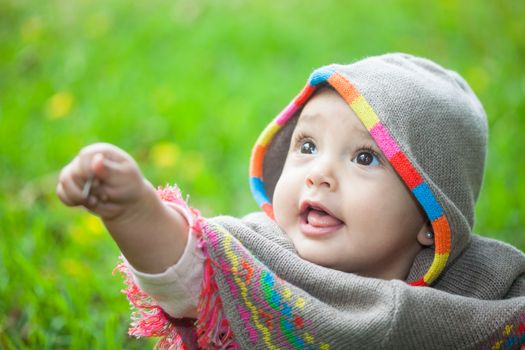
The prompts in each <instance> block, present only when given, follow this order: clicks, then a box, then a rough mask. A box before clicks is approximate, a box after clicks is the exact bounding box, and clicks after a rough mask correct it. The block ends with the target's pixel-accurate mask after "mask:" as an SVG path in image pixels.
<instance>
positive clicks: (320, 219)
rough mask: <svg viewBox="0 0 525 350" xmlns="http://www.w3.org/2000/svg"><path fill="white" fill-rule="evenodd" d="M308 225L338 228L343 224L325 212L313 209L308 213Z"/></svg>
mask: <svg viewBox="0 0 525 350" xmlns="http://www.w3.org/2000/svg"><path fill="white" fill-rule="evenodd" d="M307 220H308V223H309V224H310V225H312V226H315V227H328V226H337V225H340V224H342V223H343V222H342V221H341V220H339V219H338V218H334V217H333V216H331V215H330V214H328V213H327V212H325V211H321V210H315V209H312V210H310V211H309V212H308V217H307Z"/></svg>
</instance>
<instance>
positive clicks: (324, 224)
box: [299, 202, 344, 236]
mask: <svg viewBox="0 0 525 350" xmlns="http://www.w3.org/2000/svg"><path fill="white" fill-rule="evenodd" d="M301 209H302V210H301V214H300V218H299V224H300V228H301V231H302V232H303V233H304V234H305V235H310V236H321V235H326V234H329V233H332V232H334V231H336V230H338V229H340V228H341V227H342V226H343V225H344V222H343V221H341V220H340V219H338V218H337V217H335V216H334V215H333V214H331V213H330V212H329V211H328V210H327V209H326V208H325V207H323V206H322V205H320V204H317V203H308V202H307V203H303V205H302V206H301Z"/></svg>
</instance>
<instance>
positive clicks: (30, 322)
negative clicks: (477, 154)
mask: <svg viewBox="0 0 525 350" xmlns="http://www.w3.org/2000/svg"><path fill="white" fill-rule="evenodd" d="M524 14H525V3H524V2H523V1H519V0H517V1H499V2H486V1H474V0H469V1H461V2H459V1H458V2H456V1H450V0H449V1H436V2H418V1H414V0H404V1H389V0H385V1H377V2H361V1H359V2H358V1H339V0H326V1H323V2H313V1H311V2H305V1H299V0H290V1H279V2H275V3H271V2H268V1H261V0H255V1H242V0H232V1H221V0H215V1H211V0H210V1H205V0H176V1H160V0H151V1H145V0H137V1H124V0H111V1H101V0H92V1H87V0H78V1H65V0H49V1H27V0H26V1H23V0H20V1H16V0H4V1H2V2H0V242H1V243H0V348H5V349H19V348H21V349H33V348H39V349H61V348H74V349H83V348H96V349H99V348H108V349H111V348H116V349H118V348H131V349H132V348H137V349H138V348H144V347H145V345H148V346H150V345H151V344H152V343H151V342H146V341H136V340H134V339H130V338H128V336H127V334H126V329H127V326H128V317H129V309H128V304H127V302H126V300H125V298H124V296H122V295H121V294H120V292H119V290H120V288H122V284H121V280H120V278H118V277H114V276H112V273H111V272H112V269H113V267H114V265H115V263H116V257H117V255H118V250H117V248H116V246H115V244H114V243H113V242H112V241H111V239H110V238H109V237H108V235H107V234H106V233H105V231H104V229H103V227H102V226H101V225H100V223H98V221H96V220H94V219H93V218H92V217H91V216H89V215H88V214H87V213H85V212H83V211H81V210H71V209H67V208H65V207H63V206H62V205H61V204H60V203H59V202H58V199H57V198H56V196H55V194H54V188H55V184H56V177H57V174H58V171H59V170H60V168H61V167H62V166H63V165H65V164H66V163H67V162H68V161H69V160H70V159H71V158H72V157H73V156H74V155H75V154H76V153H77V152H78V150H79V149H80V148H81V147H82V146H83V145H86V144H89V143H92V142H96V141H106V142H112V143H115V144H117V145H119V146H120V147H122V148H124V149H126V150H127V151H128V152H130V153H131V154H132V155H133V156H134V157H135V158H136V159H137V161H138V162H139V164H140V165H141V167H142V169H143V171H144V173H145V174H146V176H147V177H148V178H149V179H150V180H151V182H152V183H154V184H159V185H163V184H166V183H174V182H176V183H178V184H179V185H180V187H181V188H182V189H183V190H184V192H185V193H189V194H191V203H192V204H193V205H194V206H196V207H198V208H201V210H202V211H203V212H204V214H205V215H216V214H220V213H229V214H234V215H241V214H243V213H247V212H249V211H252V210H256V209H257V207H256V205H255V203H254V201H253V200H252V199H251V197H250V194H249V190H248V184H247V163H248V158H249V154H250V149H251V146H252V144H253V143H254V141H255V138H256V137H257V135H258V133H259V132H260V131H261V129H262V128H263V127H264V126H265V125H266V123H267V122H268V121H269V120H270V119H271V118H272V117H273V116H275V115H276V114H277V113H278V112H279V111H280V110H281V109H282V108H283V107H284V106H285V104H286V103H288V102H289V100H290V99H291V98H292V97H293V96H294V95H295V93H297V92H298V91H299V89H300V88H301V87H302V86H303V84H304V82H305V80H306V78H307V76H308V75H309V73H310V71H311V70H312V69H313V68H315V67H318V66H320V65H324V64H327V63H331V62H341V63H345V62H350V61H353V60H355V59H358V58H361V57H363V56H367V55H373V54H379V53H384V52H387V51H405V52H409V53H413V54H417V55H423V56H428V57H431V58H433V59H434V60H436V61H438V62H440V63H442V64H443V65H445V66H447V67H450V68H453V69H455V70H457V71H459V72H460V74H462V75H463V76H464V77H465V78H466V79H467V80H468V81H469V82H470V84H471V85H472V87H473V88H474V90H475V91H476V93H477V94H478V95H479V97H480V99H481V100H482V102H483V103H484V105H485V108H486V110H487V113H488V116H489V123H490V146H489V147H490V151H489V155H488V162H487V172H486V177H485V183H484V188H483V192H482V194H481V197H480V200H479V204H478V207H477V223H476V232H479V233H481V234H483V235H487V236H491V237H496V238H499V239H502V240H505V241H507V242H509V243H511V244H514V245H516V246H518V247H519V248H520V249H522V250H525V232H524V231H525V229H524V227H525V200H524V198H525V181H522V179H524V178H525V155H524V152H523V149H525V141H524V139H523V135H524V134H525V118H524V117H523V116H524V115H525V98H524V96H525V78H524V77H525V66H524V65H523V62H525V41H523V33H525V22H524V21H523V15H524Z"/></svg>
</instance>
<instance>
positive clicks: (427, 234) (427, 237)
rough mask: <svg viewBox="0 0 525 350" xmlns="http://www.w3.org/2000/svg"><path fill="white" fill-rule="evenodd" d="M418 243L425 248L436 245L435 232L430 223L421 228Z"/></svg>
mask: <svg viewBox="0 0 525 350" xmlns="http://www.w3.org/2000/svg"><path fill="white" fill-rule="evenodd" d="M417 241H418V242H419V244H421V245H422V246H425V247H430V246H431V245H433V244H434V231H432V227H431V225H430V222H428V221H427V222H425V224H424V225H423V226H422V227H421V229H420V230H419V232H418V233H417Z"/></svg>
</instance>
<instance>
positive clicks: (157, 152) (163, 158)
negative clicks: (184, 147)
mask: <svg viewBox="0 0 525 350" xmlns="http://www.w3.org/2000/svg"><path fill="white" fill-rule="evenodd" d="M179 155H180V148H179V146H177V145H176V144H175V143H173V142H159V143H156V144H154V145H153V147H151V149H150V157H151V159H152V161H153V164H155V166H156V167H157V168H161V169H165V168H172V167H174V166H175V165H176V164H177V162H178V160H179Z"/></svg>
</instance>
